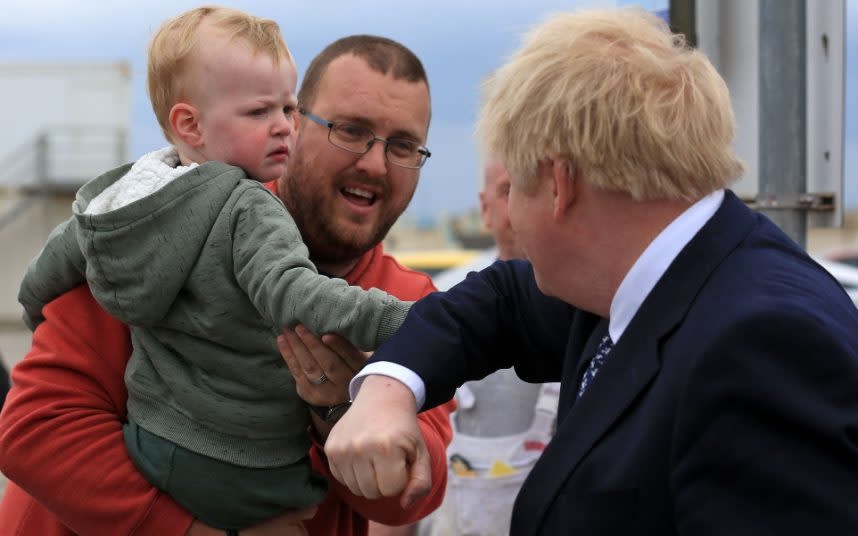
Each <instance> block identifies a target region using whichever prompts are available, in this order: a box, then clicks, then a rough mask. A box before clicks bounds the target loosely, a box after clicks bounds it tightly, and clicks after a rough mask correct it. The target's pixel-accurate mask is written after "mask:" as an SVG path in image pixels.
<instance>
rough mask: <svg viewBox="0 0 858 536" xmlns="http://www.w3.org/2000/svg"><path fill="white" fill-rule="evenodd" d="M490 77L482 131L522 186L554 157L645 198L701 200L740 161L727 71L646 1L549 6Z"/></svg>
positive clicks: (726, 180) (733, 173)
mask: <svg viewBox="0 0 858 536" xmlns="http://www.w3.org/2000/svg"><path fill="white" fill-rule="evenodd" d="M487 85H488V86H489V88H488V90H489V91H490V93H491V95H490V97H489V99H488V102H487V104H486V106H485V107H484V108H483V111H482V112H481V117H480V120H479V124H478V133H479V135H480V137H481V139H482V141H483V143H484V145H485V146H486V147H487V148H488V149H489V150H490V151H492V152H494V153H496V154H498V155H500V156H501V158H502V159H503V161H504V163H505V164H506V166H507V169H508V170H509V171H510V172H511V176H512V180H513V181H514V182H516V185H517V186H518V187H520V188H523V189H524V190H525V191H530V190H532V188H534V187H535V186H536V182H537V168H538V165H539V163H540V162H541V161H544V160H546V159H549V158H561V159H565V160H567V161H568V162H569V166H570V171H572V172H574V171H575V170H577V171H579V172H581V173H582V174H583V176H584V177H586V179H587V180H588V181H590V182H591V184H593V185H595V186H597V187H600V188H604V189H608V190H614V191H622V192H627V193H629V194H630V195H631V196H633V197H634V198H635V199H638V200H645V199H688V200H693V199H697V198H699V197H701V196H703V195H705V194H707V193H710V192H712V191H714V190H716V189H719V188H723V187H726V186H727V185H729V184H730V183H731V182H732V181H733V180H735V179H736V178H737V177H738V176H739V174H741V172H742V170H743V165H742V163H741V162H740V161H739V160H738V159H737V158H736V156H735V155H734V153H733V150H732V149H731V147H730V143H731V141H732V139H733V134H734V119H733V111H732V108H731V104H730V95H729V91H728V90H727V86H726V84H725V83H724V80H723V79H722V78H721V76H719V75H718V73H717V72H716V70H715V68H714V67H713V66H712V64H711V63H710V62H709V60H708V59H707V58H706V57H705V56H704V55H703V54H702V53H701V52H699V51H697V50H695V49H693V48H690V47H688V46H687V45H686V43H685V40H684V38H683V36H681V35H672V34H671V33H670V30H669V29H668V27H667V24H666V23H665V22H664V21H662V20H661V19H659V18H658V17H656V16H654V15H652V14H649V13H647V12H645V11H642V10H640V9H609V10H593V11H582V12H578V13H565V14H557V15H554V16H552V17H551V18H549V19H548V20H547V21H546V22H545V23H543V24H541V25H540V26H538V27H536V28H535V29H534V30H533V31H532V32H531V33H530V34H529V35H528V36H527V37H526V38H525V42H524V45H523V47H522V48H521V49H520V50H519V51H518V52H516V54H515V55H514V56H513V57H512V59H511V60H510V61H509V63H507V64H506V65H505V66H504V67H502V68H501V69H500V70H499V71H498V72H497V73H496V74H495V75H494V76H493V77H492V79H491V80H490V81H488V82H487Z"/></svg>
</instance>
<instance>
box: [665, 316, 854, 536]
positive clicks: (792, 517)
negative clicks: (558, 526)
mask: <svg viewBox="0 0 858 536" xmlns="http://www.w3.org/2000/svg"><path fill="white" fill-rule="evenodd" d="M728 331H729V332H728V333H725V334H724V335H723V336H720V337H719V338H718V342H717V343H716V344H715V345H713V347H711V348H709V349H707V350H706V351H705V353H704V354H703V355H702V357H701V358H700V359H699V362H698V363H697V364H696V366H695V368H694V369H693V370H692V372H691V375H690V377H689V381H688V383H687V387H686V389H685V392H684V393H683V396H682V397H681V399H680V400H679V401H678V404H677V407H678V408H679V410H680V411H679V414H678V418H677V422H676V427H675V429H676V431H677V433H676V439H675V441H674V446H673V447H672V449H671V467H673V469H672V471H671V480H670V482H671V488H672V492H673V494H674V496H675V497H676V500H675V508H676V511H675V516H676V522H677V527H678V529H679V531H678V532H679V534H694V535H704V536H705V535H710V534H711V535H716V534H858V508H856V504H858V503H856V497H858V389H856V385H858V360H856V353H855V344H854V343H853V342H850V339H854V333H852V334H848V333H845V334H842V335H838V334H835V333H834V332H833V330H831V329H829V327H828V326H826V325H823V324H822V323H820V322H819V321H818V320H817V319H816V318H813V317H810V316H809V315H806V314H805V315H801V314H800V313H796V312H792V311H783V312H780V313H777V314H768V315H766V316H765V317H759V318H752V319H744V320H743V321H742V322H740V323H737V325H735V326H734V327H733V328H732V329H731V330H728Z"/></svg>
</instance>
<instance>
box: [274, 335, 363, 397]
mask: <svg viewBox="0 0 858 536" xmlns="http://www.w3.org/2000/svg"><path fill="white" fill-rule="evenodd" d="M277 346H278V348H279V349H280V354H281V355H282V356H283V359H285V360H286V364H287V365H288V366H289V372H291V373H292V376H293V377H294V378H295V388H296V389H297V391H298V396H300V397H301V399H302V400H304V401H305V402H307V403H308V404H312V405H314V406H334V405H336V404H341V403H343V402H346V401H348V400H349V382H351V381H352V378H354V377H355V374H356V373H357V371H358V370H360V369H361V367H363V365H364V363H365V362H366V359H367V358H366V354H364V353H363V352H361V351H360V350H358V349H357V348H356V347H355V346H354V345H352V344H351V343H350V342H349V341H347V340H346V339H344V338H342V337H340V336H339V335H333V334H328V335H324V336H323V337H321V338H319V337H316V336H315V335H313V334H312V333H310V331H309V330H307V328H305V327H303V326H297V327H296V328H295V329H294V330H293V329H284V330H283V334H282V335H281V336H280V337H278V338H277ZM323 375H324V378H325V379H324V381H322V382H321V383H318V381H319V379H320V378H322V377H323Z"/></svg>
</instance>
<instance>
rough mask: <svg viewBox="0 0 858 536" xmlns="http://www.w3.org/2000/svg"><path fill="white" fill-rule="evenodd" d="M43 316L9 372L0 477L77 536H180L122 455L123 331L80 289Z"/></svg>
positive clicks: (0, 424) (178, 525) (157, 495)
mask: <svg viewBox="0 0 858 536" xmlns="http://www.w3.org/2000/svg"><path fill="white" fill-rule="evenodd" d="M44 316H45V318H46V320H45V321H44V322H43V323H42V324H41V325H39V327H38V329H36V331H35V333H34V334H33V347H32V349H31V350H30V352H29V354H28V355H27V356H26V357H25V358H24V360H23V361H21V362H20V363H19V364H18V365H17V366H16V367H15V369H14V370H13V372H12V381H13V387H12V390H11V391H10V392H9V396H8V398H7V400H6V404H5V407H4V409H3V413H2V415H0V471H2V472H3V473H4V474H5V475H6V476H7V477H9V479H10V480H12V481H13V482H15V483H17V484H18V485H19V486H20V487H21V488H22V489H23V490H24V491H26V492H27V493H29V494H30V495H31V496H32V497H33V498H34V499H35V500H37V501H38V502H39V503H41V504H42V505H44V506H45V509H39V512H41V514H40V515H47V513H46V512H47V511H50V512H51V513H52V514H53V515H54V516H56V518H57V521H58V522H59V523H61V524H63V525H65V526H67V527H68V528H69V529H71V530H72V531H74V532H76V533H79V534H86V535H102V534H103V535H111V536H113V535H119V534H134V535H142V536H146V535H153V536H154V535H159V536H169V535H183V534H184V533H185V532H186V531H187V529H188V527H189V526H190V524H191V522H192V521H193V520H192V517H191V516H190V514H188V513H187V512H185V511H184V510H183V509H181V508H180V507H179V506H178V505H177V504H176V503H175V502H173V500H172V499H170V498H169V497H168V496H166V495H165V494H163V493H161V492H159V491H158V490H157V489H155V488H154V487H152V486H151V485H150V484H149V483H148V482H147V481H146V480H145V479H144V478H143V477H142V476H141V475H140V473H139V472H138V471H137V470H136V469H135V467H134V465H133V464H132V462H131V460H130V458H129V457H128V453H127V451H126V449H125V443H124V440H123V437H122V424H123V420H124V418H125V415H126V409H125V400H126V390H125V384H124V381H123V378H124V372H125V365H126V363H127V361H128V357H129V355H130V352H131V344H130V340H129V334H128V330H127V329H126V328H125V327H124V326H123V325H122V324H121V323H119V322H118V321H117V320H115V319H113V318H112V317H110V316H109V315H107V313H105V312H104V311H103V310H102V309H101V308H100V307H99V306H98V304H97V303H96V302H95V300H94V299H93V297H92V295H91V294H90V292H89V289H88V287H86V286H81V287H78V288H76V289H75V290H72V291H70V292H68V293H67V294H65V295H63V296H61V297H60V298H58V299H56V300H54V301H53V302H51V303H50V304H49V305H48V306H47V307H46V308H45V309H44ZM43 521H44V520H43ZM22 523H25V521H22ZM22 526H23V525H22ZM25 533H26V532H25Z"/></svg>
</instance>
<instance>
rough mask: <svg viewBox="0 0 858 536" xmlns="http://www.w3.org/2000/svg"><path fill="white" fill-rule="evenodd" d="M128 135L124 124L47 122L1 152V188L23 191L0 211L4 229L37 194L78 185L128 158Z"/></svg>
mask: <svg viewBox="0 0 858 536" xmlns="http://www.w3.org/2000/svg"><path fill="white" fill-rule="evenodd" d="M127 139H128V135H127V129H125V128H123V127H107V126H91V125H90V126H86V125H65V126H58V127H53V128H44V129H42V130H41V131H40V132H39V133H38V134H36V135H35V136H33V137H32V138H30V139H29V140H27V141H25V142H24V143H22V144H21V145H20V146H18V147H17V148H16V149H15V150H14V151H11V152H9V153H7V154H6V155H3V156H2V157H0V192H2V191H6V192H14V193H15V196H16V197H18V196H20V199H19V200H18V201H17V202H16V203H15V204H13V205H12V206H10V207H9V208H7V209H6V210H5V211H3V212H2V213H0V229H3V228H4V227H6V226H8V225H9V224H11V223H13V222H14V221H15V220H17V219H18V218H19V217H20V216H21V215H22V214H24V213H25V212H26V211H27V209H28V208H30V207H31V206H32V205H33V204H34V202H35V199H36V198H37V197H39V196H42V195H48V194H51V193H56V192H72V191H75V190H77V189H78V188H80V187H81V186H82V185H83V183H85V182H86V181H88V180H90V179H92V178H94V177H96V176H98V175H99V174H101V173H104V172H105V171H107V170H109V169H112V168H114V167H116V166H119V165H121V164H123V163H125V162H126V161H127V152H128V151H127V145H128V144H127ZM22 194H23V195H22Z"/></svg>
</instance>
